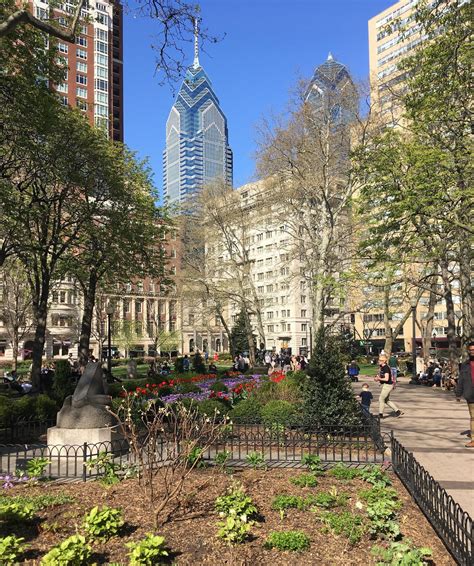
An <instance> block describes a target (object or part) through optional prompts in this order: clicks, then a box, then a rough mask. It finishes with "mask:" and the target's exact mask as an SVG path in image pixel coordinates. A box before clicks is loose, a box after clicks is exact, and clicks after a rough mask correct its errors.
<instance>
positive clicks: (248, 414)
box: [229, 397, 262, 424]
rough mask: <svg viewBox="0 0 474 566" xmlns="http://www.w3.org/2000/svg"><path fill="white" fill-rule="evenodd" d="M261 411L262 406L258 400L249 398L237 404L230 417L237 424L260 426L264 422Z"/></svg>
mask: <svg viewBox="0 0 474 566" xmlns="http://www.w3.org/2000/svg"><path fill="white" fill-rule="evenodd" d="M261 411H262V405H261V404H260V403H259V402H258V401H257V399H255V398H254V397H249V398H248V399H243V400H242V401H240V402H239V403H237V405H235V406H234V408H233V409H232V411H231V412H230V413H229V416H230V418H231V419H232V422H234V423H236V424H259V423H261V422H262V417H261Z"/></svg>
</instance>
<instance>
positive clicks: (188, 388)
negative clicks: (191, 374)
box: [176, 381, 201, 393]
mask: <svg viewBox="0 0 474 566" xmlns="http://www.w3.org/2000/svg"><path fill="white" fill-rule="evenodd" d="M176 392H177V393H201V388H200V387H199V386H198V385H196V384H195V383H193V382H192V381H184V382H183V383H180V384H179V385H177V386H176Z"/></svg>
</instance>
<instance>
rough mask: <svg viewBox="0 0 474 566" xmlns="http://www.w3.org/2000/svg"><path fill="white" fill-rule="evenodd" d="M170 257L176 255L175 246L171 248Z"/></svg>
mask: <svg viewBox="0 0 474 566" xmlns="http://www.w3.org/2000/svg"><path fill="white" fill-rule="evenodd" d="M170 257H176V250H175V249H174V248H171V249H170Z"/></svg>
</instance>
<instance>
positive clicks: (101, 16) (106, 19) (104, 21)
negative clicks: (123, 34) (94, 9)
mask: <svg viewBox="0 0 474 566" xmlns="http://www.w3.org/2000/svg"><path fill="white" fill-rule="evenodd" d="M96 20H97V21H98V22H99V24H103V25H104V26H106V25H107V24H108V22H109V17H108V16H107V15H106V14H97V16H96Z"/></svg>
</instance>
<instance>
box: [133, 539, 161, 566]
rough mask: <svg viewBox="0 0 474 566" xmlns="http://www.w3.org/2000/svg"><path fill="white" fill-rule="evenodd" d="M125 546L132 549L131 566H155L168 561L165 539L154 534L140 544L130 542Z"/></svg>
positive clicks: (139, 542)
mask: <svg viewBox="0 0 474 566" xmlns="http://www.w3.org/2000/svg"><path fill="white" fill-rule="evenodd" d="M125 546H127V547H128V548H129V549H130V553H129V557H130V562H129V564H130V566H139V565H141V564H143V565H145V566H154V565H155V564H157V565H158V564H163V563H164V562H166V561H167V559H168V551H167V550H166V542H165V538H164V537H161V536H158V535H154V534H152V533H148V534H147V535H146V537H145V538H144V539H142V540H140V541H138V542H128V543H127V544H126V545H125Z"/></svg>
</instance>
